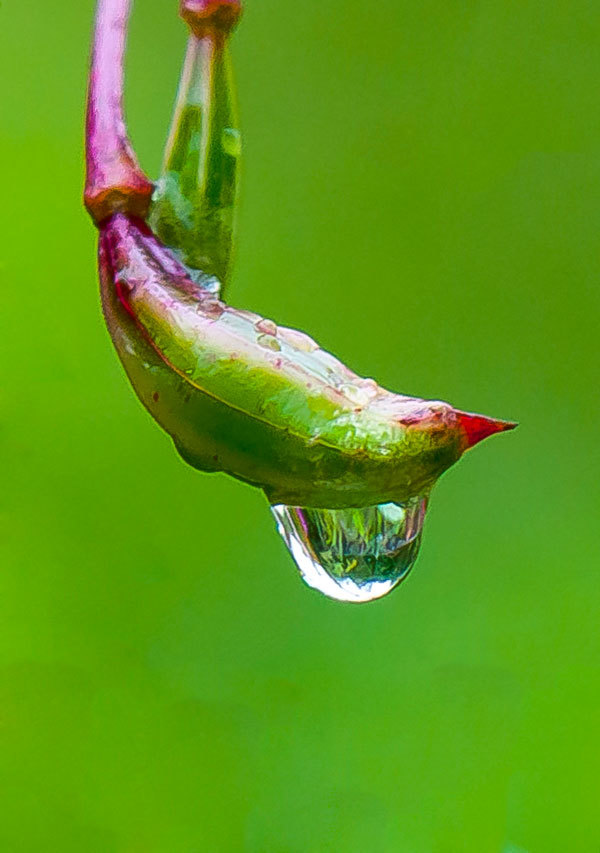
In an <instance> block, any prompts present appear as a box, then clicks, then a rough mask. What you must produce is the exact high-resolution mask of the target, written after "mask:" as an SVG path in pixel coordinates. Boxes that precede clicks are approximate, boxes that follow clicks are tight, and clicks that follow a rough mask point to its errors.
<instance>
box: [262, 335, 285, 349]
mask: <svg viewBox="0 0 600 853" xmlns="http://www.w3.org/2000/svg"><path fill="white" fill-rule="evenodd" d="M256 340H257V342H258V343H259V344H260V346H261V347H263V349H270V350H272V351H273V352H281V345H280V343H279V341H278V340H277V338H276V337H274V335H259V336H258V338H257V339H256Z"/></svg>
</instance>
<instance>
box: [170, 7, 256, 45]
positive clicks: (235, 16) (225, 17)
mask: <svg viewBox="0 0 600 853" xmlns="http://www.w3.org/2000/svg"><path fill="white" fill-rule="evenodd" d="M179 13H180V15H181V17H182V18H183V20H184V21H185V22H186V23H187V25H188V26H189V28H190V29H191V30H192V32H193V33H194V35H195V36H196V37H197V38H203V37H204V36H205V35H207V34H208V33H215V34H222V35H225V36H226V35H228V34H229V33H230V32H231V31H232V30H233V28H234V27H235V25H236V24H237V22H238V21H239V19H240V15H241V14H242V3H241V0H180V6H179Z"/></svg>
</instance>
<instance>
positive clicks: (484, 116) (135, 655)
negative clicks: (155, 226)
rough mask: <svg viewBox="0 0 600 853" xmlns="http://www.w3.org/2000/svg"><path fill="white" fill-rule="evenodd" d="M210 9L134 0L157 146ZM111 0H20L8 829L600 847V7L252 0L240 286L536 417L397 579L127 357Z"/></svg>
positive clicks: (155, 162)
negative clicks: (351, 584)
mask: <svg viewBox="0 0 600 853" xmlns="http://www.w3.org/2000/svg"><path fill="white" fill-rule="evenodd" d="M175 7H176V2H175V0H170V1H169V2H165V1H164V0H138V3H137V7H136V10H135V14H134V18H133V22H132V31H131V41H130V53H129V61H128V114H129V119H130V125H131V132H132V136H133V139H134V142H135V145H136V147H137V150H138V152H139V155H140V158H141V161H142V163H143V164H144V166H145V167H146V168H147V169H148V170H149V172H150V173H151V174H156V173H157V171H158V168H159V164H160V158H161V149H162V143H163V140H164V137H165V135H166V129H167V124H168V121H169V117H170V111H171V106H172V102H173V97H174V92H175V86H176V82H177V77H178V71H179V64H180V60H181V57H182V52H183V47H184V42H185V31H184V28H183V25H181V24H180V22H179V21H178V19H177V16H176V14H175V12H176V9H175ZM92 13H93V3H92V2H91V0H59V2H56V3H47V2H46V3H42V2H35V0H18V2H17V0H5V2H3V3H2V5H1V6H0V45H1V51H0V67H1V74H0V80H1V83H0V92H1V135H0V156H1V158H2V163H3V179H2V198H3V203H2V208H1V232H0V234H1V242H0V279H1V282H0V285H1V288H2V290H1V292H2V317H3V322H2V335H1V345H2V349H3V358H2V362H3V370H2V391H1V407H2V408H1V422H0V450H1V454H2V482H3V488H2V497H1V505H0V511H1V516H0V520H1V521H0V523H1V531H0V560H1V571H0V783H1V794H0V851H2V853H4V852H5V851H6V853H13V851H15V853H16V851H27V853H29V851H43V852H44V853H45V851H61V853H70V851H77V853H96V852H97V853H113V851H114V853H203V852H204V851H209V853H211V852H212V851H218V853H221V851H248V852H249V853H263V852H264V853H304V851H308V853H313V851H315V853H317V851H319V852H320V851H334V853H337V852H338V851H341V853H384V852H385V853H387V852H388V851H391V853H509V851H510V853H522V851H526V853H567V851H568V853H579V852H580V851H581V853H593V852H594V851H597V850H599V849H600V808H599V800H600V796H599V783H598V775H599V774H598V771H599V769H600V768H599V766H598V765H599V761H598V757H599V752H600V749H599V747H600V735H599V722H600V720H599V714H598V706H599V699H600V687H599V660H600V657H599V652H600V648H599V647H600V641H599V636H598V634H599V632H598V605H599V598H600V596H599V592H598V569H599V562H600V561H599V558H598V554H599V551H598V545H599V544H600V543H599V541H598V538H599V537H598V508H599V506H598V505H599V501H598V470H599V465H598V463H599V458H598V457H599V453H598V422H599V416H600V405H599V394H598V376H599V367H600V364H599V359H598V347H599V321H598V316H599V315H598V310H599V290H598V270H599V266H600V263H599V262H600V257H599V252H598V249H599V239H598V230H599V213H600V86H599V85H598V81H599V75H600V17H599V15H598V6H597V4H596V3H594V2H588V0H572V2H569V3H567V2H565V0H424V2H420V3H409V2H404V0H401V2H399V1H398V0H378V2H377V3H365V2H361V0H346V2H345V3H324V2H317V0H304V2H295V1H294V2H292V0H286V2H277V0H248V8H247V13H246V16H245V19H244V22H243V25H242V26H241V28H240V30H239V32H238V34H237V35H236V38H235V45H234V54H235V60H236V66H237V71H238V80H239V97H240V105H241V115H242V120H243V128H244V134H245V137H244V140H245V141H244V144H245V169H244V179H243V192H242V207H241V215H240V239H239V244H238V250H237V263H236V273H235V277H234V281H233V284H232V287H231V289H230V294H229V295H230V299H231V300H232V302H233V303H234V304H236V305H237V306H239V307H246V308H251V309H252V310H255V311H259V312H261V313H263V314H266V315H267V316H270V317H273V318H274V319H276V320H278V321H280V322H282V323H284V324H286V325H290V326H296V327H299V328H302V329H306V330H307V331H309V332H310V333H311V334H312V335H314V336H315V337H316V338H317V340H319V341H321V343H322V344H323V345H325V346H326V347H327V348H329V349H331V350H332V351H333V352H335V353H336V354H337V355H339V356H340V357H341V358H342V359H343V360H345V361H346V362H348V363H349V364H350V365H351V366H352V367H353V368H354V369H356V370H357V371H358V372H360V373H362V374H363V375H367V376H375V377H377V378H378V379H379V380H380V381H381V382H382V383H383V384H384V385H386V386H388V387H391V388H393V389H396V390H399V391H404V392H406V393H414V394H417V395H420V396H424V397H427V396H432V397H441V398H442V399H447V400H450V401H452V402H453V403H454V404H455V405H457V406H459V407H461V408H464V409H468V410H473V411H482V412H485V413H488V414H491V415H496V416H499V417H507V418H515V419H517V420H519V421H520V422H521V426H520V428H519V430H518V431H517V432H515V433H511V434H510V435H506V436H500V437H498V438H495V439H492V440H490V441H489V442H486V444H485V445H483V446H481V447H479V448H477V449H475V450H474V451H472V452H471V453H469V454H468V455H467V456H466V457H465V459H464V460H463V461H462V462H461V463H460V464H459V466H458V467H457V468H456V469H454V470H453V471H452V472H450V473H449V474H448V475H447V476H446V477H444V479H443V481H442V482H441V484H440V485H439V486H438V488H437V490H436V493H435V495H434V500H433V502H432V506H431V511H430V514H429V517H428V523H427V529H426V535H425V539H424V546H423V549H422V554H421V557H420V559H419V562H418V564H417V567H416V568H415V570H414V572H413V574H412V576H411V578H410V579H409V581H408V582H407V583H406V584H404V585H403V586H401V587H400V589H399V590H398V591H397V592H395V593H394V594H393V595H391V596H390V597H388V598H387V599H385V600H382V601H380V602H376V603H374V604H371V605H367V606H362V607H356V606H344V605H340V604H337V603H335V602H330V601H327V600H326V599H324V598H322V597H320V596H319V595H318V594H317V593H314V592H312V591H311V590H309V589H307V588H306V587H304V586H303V584H302V583H301V582H300V581H299V579H298V577H297V576H296V574H295V570H294V567H293V564H292V563H291V561H290V559H289V558H288V556H287V553H286V551H285V548H284V546H283V544H282V542H281V541H280V540H279V538H278V537H277V535H276V533H275V530H274V526H273V522H272V520H271V518H270V514H269V512H268V508H267V506H266V504H265V501H264V499H263V498H262V497H261V495H260V494H259V493H258V492H257V491H254V490H252V489H251V488H249V487H246V486H244V485H242V484H240V483H238V482H235V481H234V480H230V479H227V478H226V477H223V476H202V475H200V474H198V473H197V472H195V471H194V470H192V469H191V468H187V467H186V466H185V465H184V464H183V463H182V462H181V461H180V460H179V458H178V457H177V456H176V454H175V453H174V451H173V449H172V447H171V444H170V441H169V440H168V438H167V437H166V436H165V435H163V434H162V433H161V432H160V430H159V429H158V428H157V427H156V425H155V424H154V423H153V422H152V421H151V420H150V419H149V417H148V416H147V414H146V413H145V412H144V411H143V409H142V408H141V406H140V405H139V403H138V402H137V400H136V398H135V397H134V395H133V393H132V391H131V390H130V388H129V387H128V384H127V381H126V379H125V376H124V374H123V373H122V371H121V368H120V366H119V364H118V362H117V358H116V356H115V354H114V352H113V350H112V347H111V344H110V341H109V339H108V335H107V334H106V331H105V329H104V326H103V322H102V318H101V313H100V307H99V300H98V294H97V283H96V271H95V233H94V229H93V228H92V226H91V224H90V223H89V221H88V220H87V218H86V215H85V214H84V211H83V209H82V207H81V203H80V196H81V187H82V178H83V168H82V136H83V132H82V115H83V105H84V90H85V74H86V64H87V54H88V42H89V34H90V26H91V19H92Z"/></svg>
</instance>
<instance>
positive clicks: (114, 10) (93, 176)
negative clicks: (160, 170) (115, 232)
mask: <svg viewBox="0 0 600 853" xmlns="http://www.w3.org/2000/svg"><path fill="white" fill-rule="evenodd" d="M130 9H131V0H98V7H97V12H96V25H95V31H94V46H93V51H92V62H91V69H90V82H89V89H88V106H87V121H86V161H87V178H86V184H85V195H84V201H85V206H86V207H87V209H88V211H89V213H90V215H91V216H92V218H93V219H94V220H95V222H96V223H97V224H99V223H100V222H102V221H103V220H104V219H106V218H107V217H109V216H111V214H113V213H115V212H117V211H122V212H124V213H130V214H133V215H135V216H140V217H144V216H146V214H147V212H148V207H149V205H150V199H151V196H152V192H153V190H154V187H153V184H152V182H151V181H150V180H149V179H148V178H147V177H146V175H145V174H144V173H143V171H142V170H141V168H140V166H139V164H138V161H137V158H136V156H135V154H134V152H133V149H132V147H131V143H130V141H129V137H128V135H127V128H126V127H125V120H124V117H123V76H124V69H123V63H124V53H125V44H126V41H127V23H128V20H129V12H130Z"/></svg>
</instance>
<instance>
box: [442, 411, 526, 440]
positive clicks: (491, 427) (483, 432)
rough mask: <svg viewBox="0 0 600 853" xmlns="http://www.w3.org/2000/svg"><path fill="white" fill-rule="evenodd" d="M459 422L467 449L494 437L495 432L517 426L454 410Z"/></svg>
mask: <svg viewBox="0 0 600 853" xmlns="http://www.w3.org/2000/svg"><path fill="white" fill-rule="evenodd" d="M455 411H456V414H457V415H458V419H459V421H460V425H461V427H462V428H463V430H464V432H465V436H466V439H467V449H468V448H469V447H473V446H474V445H475V444H479V442H480V441H483V439H484V438H487V437H488V436H490V435H494V433H497V432H505V431H506V430H509V429H514V428H515V427H516V426H518V424H516V423H515V422H514V421H500V420H497V418H487V417H485V415H473V414H471V413H470V412H461V411H459V410H458V409H456V410H455Z"/></svg>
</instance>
